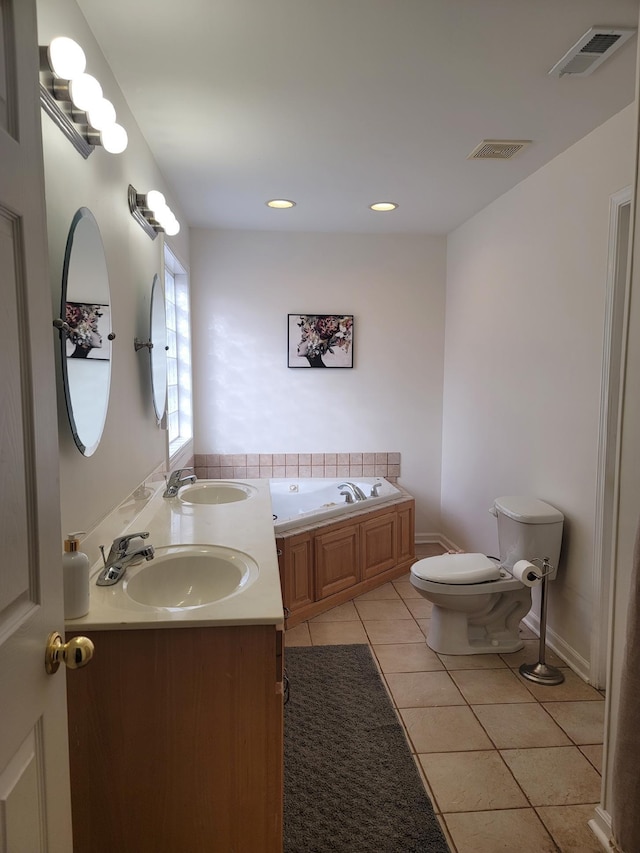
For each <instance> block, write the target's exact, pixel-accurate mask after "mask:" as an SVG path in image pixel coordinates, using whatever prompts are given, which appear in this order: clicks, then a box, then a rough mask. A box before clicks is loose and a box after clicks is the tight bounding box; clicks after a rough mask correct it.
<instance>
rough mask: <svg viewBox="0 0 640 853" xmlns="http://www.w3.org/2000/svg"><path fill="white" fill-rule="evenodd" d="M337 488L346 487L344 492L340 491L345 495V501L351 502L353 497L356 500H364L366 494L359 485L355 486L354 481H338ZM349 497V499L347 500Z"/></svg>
mask: <svg viewBox="0 0 640 853" xmlns="http://www.w3.org/2000/svg"><path fill="white" fill-rule="evenodd" d="M338 488H339V489H346V490H347V491H346V492H340V494H341V495H347V496H348V497H347V503H353V499H354V498H355V500H357V501H366V499H367V496H366V495H365V493H364V492H363V491H362V489H361V488H360V486H356V484H355V483H348V482H347V483H340V485H339V486H338ZM349 497H351V500H349Z"/></svg>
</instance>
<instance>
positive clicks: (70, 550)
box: [62, 532, 89, 619]
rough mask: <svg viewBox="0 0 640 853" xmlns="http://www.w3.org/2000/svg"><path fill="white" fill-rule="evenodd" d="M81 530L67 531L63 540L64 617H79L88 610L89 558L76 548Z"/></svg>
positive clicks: (84, 614)
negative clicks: (76, 531) (75, 531)
mask: <svg viewBox="0 0 640 853" xmlns="http://www.w3.org/2000/svg"><path fill="white" fill-rule="evenodd" d="M78 536H82V532H78V533H69V534H67V538H66V539H65V540H64V554H63V555H62V578H63V585H64V618H65V619H79V618H80V617H81V616H86V614H87V613H88V612H89V558H88V557H87V555H86V554H84V553H83V552H82V551H79V550H78V545H79V544H80V540H79V539H78Z"/></svg>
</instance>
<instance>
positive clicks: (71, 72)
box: [40, 36, 129, 160]
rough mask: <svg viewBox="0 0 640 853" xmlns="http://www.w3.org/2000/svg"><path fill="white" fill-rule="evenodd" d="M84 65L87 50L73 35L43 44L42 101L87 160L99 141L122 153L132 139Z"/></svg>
mask: <svg viewBox="0 0 640 853" xmlns="http://www.w3.org/2000/svg"><path fill="white" fill-rule="evenodd" d="M85 68H86V57H85V55H84V51H83V50H82V48H81V47H80V45H79V44H78V43H77V42H75V41H74V40H73V39H70V38H67V37H66V36H57V37H56V38H54V39H53V40H52V41H51V44H50V45H49V46H48V47H41V48H40V104H41V106H42V108H43V109H44V111H45V112H46V113H47V115H48V116H49V117H50V118H51V119H52V120H53V121H54V123H55V124H57V125H58V127H59V128H60V130H61V131H62V132H63V133H64V135H65V136H66V137H67V139H68V140H69V141H70V142H71V144H72V145H73V146H74V148H75V149H76V150H77V151H78V152H79V153H80V154H82V156H83V157H84V158H85V160H86V159H87V157H88V156H89V154H91V152H92V151H93V149H94V148H95V146H96V145H101V146H102V147H103V148H104V149H105V151H108V152H109V153H110V154H120V153H122V152H123V151H124V150H125V149H126V147H127V144H128V141H129V140H128V137H127V131H126V130H125V129H124V127H122V125H119V124H117V122H116V111H115V108H114V106H113V104H112V103H111V101H108V100H107V99H106V98H105V97H104V96H103V94H102V86H101V85H100V83H99V82H98V81H97V80H96V78H95V77H92V76H91V74H87V73H86V72H85Z"/></svg>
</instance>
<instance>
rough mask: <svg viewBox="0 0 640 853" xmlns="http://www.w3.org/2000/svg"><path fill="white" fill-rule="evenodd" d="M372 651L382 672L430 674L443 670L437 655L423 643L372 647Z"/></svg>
mask: <svg viewBox="0 0 640 853" xmlns="http://www.w3.org/2000/svg"><path fill="white" fill-rule="evenodd" d="M373 651H374V652H375V654H376V657H377V658H378V660H379V661H380V668H381V669H382V671H383V672H431V671H433V670H437V669H444V667H443V665H442V663H441V662H440V660H439V658H438V655H437V654H436V653H435V652H432V651H431V649H430V648H429V647H428V646H427V644H426V643H425V642H424V641H423V642H421V643H390V644H389V645H386V646H373Z"/></svg>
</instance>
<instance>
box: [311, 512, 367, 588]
mask: <svg viewBox="0 0 640 853" xmlns="http://www.w3.org/2000/svg"><path fill="white" fill-rule="evenodd" d="M315 543H316V546H315V558H316V600H319V599H321V598H326V597H327V596H329V595H333V594H334V593H336V592H341V591H342V590H343V589H347V588H348V587H350V586H353V585H354V584H356V583H358V581H359V580H360V572H359V559H360V547H359V546H360V543H359V538H358V528H357V527H356V526H355V525H349V526H348V527H342V528H340V529H339V530H334V531H332V532H330V533H320V534H317V535H316V538H315Z"/></svg>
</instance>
